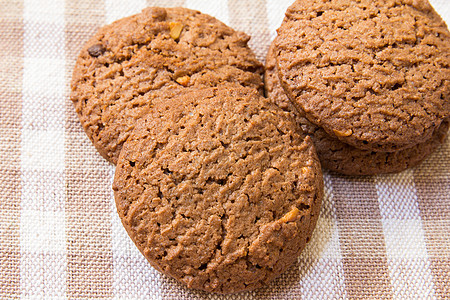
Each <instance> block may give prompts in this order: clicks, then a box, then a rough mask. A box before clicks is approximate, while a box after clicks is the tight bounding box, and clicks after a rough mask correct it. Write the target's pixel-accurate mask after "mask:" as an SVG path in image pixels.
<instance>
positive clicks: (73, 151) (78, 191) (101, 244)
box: [65, 0, 113, 299]
mask: <svg viewBox="0 0 450 300" xmlns="http://www.w3.org/2000/svg"><path fill="white" fill-rule="evenodd" d="M104 7H105V5H104V3H103V2H102V1H90V0H84V1H83V0H81V1H66V11H65V19H66V28H65V35H66V64H67V65H66V78H67V80H66V82H67V86H66V91H67V92H66V94H67V98H66V99H65V101H66V109H65V112H66V126H65V154H66V157H65V175H66V178H67V186H66V191H67V196H66V236H67V264H68V265H67V297H68V298H71V299H79V298H107V297H110V296H111V294H112V277H113V274H112V272H113V260H112V249H111V247H112V246H111V202H110V201H111V199H110V196H111V183H110V175H109V168H110V165H109V164H108V163H107V162H106V161H105V160H104V159H102V158H101V157H100V156H99V155H98V154H96V151H95V149H94V147H93V146H92V144H91V142H90V141H89V139H88V138H87V137H86V135H85V134H84V132H83V129H82V127H81V125H80V122H79V120H78V117H77V116H76V113H75V109H74V107H73V105H72V102H71V101H70V100H69V94H70V86H69V82H70V78H71V75H72V69H73V66H74V64H75V61H76V58H77V56H78V52H79V51H80V49H81V47H82V46H83V43H84V42H86V40H87V39H89V37H90V36H92V34H94V33H95V31H96V29H97V28H98V27H100V26H101V25H103V24H104V20H105V8H104Z"/></svg>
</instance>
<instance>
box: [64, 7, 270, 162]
mask: <svg viewBox="0 0 450 300" xmlns="http://www.w3.org/2000/svg"><path fill="white" fill-rule="evenodd" d="M248 40H249V36H247V35H246V34H244V33H242V32H238V31H235V30H233V29H232V28H230V27H228V26H226V25H225V24H223V23H222V22H220V21H218V20H217V19H215V18H213V17H211V16H208V15H205V14H202V13H200V12H198V11H194V10H190V9H187V8H157V7H152V8H147V9H144V10H143V11H142V13H140V14H137V15H134V16H131V17H127V18H124V19H121V20H118V21H116V22H114V23H112V24H110V25H107V26H105V27H102V28H100V29H99V31H98V32H97V33H96V34H95V35H94V36H93V37H92V38H91V39H90V40H89V41H88V42H87V43H86V45H85V46H84V48H83V49H82V50H81V52H80V55H79V57H78V60H77V63H76V66H75V69H74V72H73V77H72V84H71V86H72V93H71V99H72V101H73V102H74V105H75V108H76V111H77V113H78V115H79V117H80V120H81V123H82V125H83V127H84V130H85V131H86V133H87V135H88V136H89V138H90V139H91V140H92V142H93V143H94V145H95V147H96V148H97V150H98V151H99V152H100V154H101V155H102V156H103V157H105V158H106V159H107V160H109V161H111V162H112V163H116V161H117V158H118V156H119V153H120V150H121V148H122V144H123V142H124V141H125V140H126V139H127V137H128V135H129V134H130V132H131V131H132V130H133V128H134V125H135V123H136V121H137V120H138V119H139V118H141V117H142V116H144V115H145V114H146V113H147V112H148V110H149V108H150V106H151V103H152V101H153V100H154V99H156V98H170V97H173V96H175V95H178V94H180V93H183V92H184V91H185V90H186V89H189V88H191V87H195V88H198V87H201V86H207V87H210V86H217V85H219V84H222V83H224V82H236V83H239V84H241V85H243V86H249V87H253V88H255V89H259V90H261V91H262V88H263V84H262V78H261V75H262V72H263V67H262V65H261V64H260V62H258V60H257V59H256V57H255V55H254V53H253V52H252V51H251V50H250V49H249V47H248V46H247V42H248Z"/></svg>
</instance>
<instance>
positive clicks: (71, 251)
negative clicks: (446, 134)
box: [0, 0, 450, 299]
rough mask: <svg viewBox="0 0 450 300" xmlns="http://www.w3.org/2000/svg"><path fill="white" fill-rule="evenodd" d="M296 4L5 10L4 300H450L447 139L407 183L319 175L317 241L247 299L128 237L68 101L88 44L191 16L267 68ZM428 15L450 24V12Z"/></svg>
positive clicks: (10, 0)
mask: <svg viewBox="0 0 450 300" xmlns="http://www.w3.org/2000/svg"><path fill="white" fill-rule="evenodd" d="M292 1H293V0H282V1H280V0H253V1H250V0H228V1H219V0H185V1H183V0H169V1H163V0H161V1H152V0H149V1H145V0H136V1H126V0H125V1H124V0H74V1H72V0H66V1H54V0H46V1H39V0H35V1H33V0H25V1H23V0H1V1H0V60H1V62H0V105H1V108H0V127H1V129H0V180H1V183H0V197H1V199H0V226H1V227H0V230H1V232H0V234H1V238H0V243H1V245H0V260H1V262H0V298H24V299H61V298H70V299H83V298H105V299H109V298H121V299H135V298H143V299H326V298H329V299H341V298H348V299H355V298H361V299H369V298H371V299H391V298H395V299H409V298H419V299H445V298H446V299H449V298H450V159H449V158H450V141H449V139H447V142H446V143H445V145H443V146H442V147H440V148H439V149H438V150H437V151H436V152H435V153H434V154H433V155H431V156H430V157H429V158H428V159H427V160H426V161H425V162H423V163H422V164H421V165H419V166H418V167H416V168H413V169H410V170H407V171H405V172H402V173H400V174H395V175H384V176H372V177H347V176H339V175H336V174H330V173H326V172H325V175H324V177H325V199H324V203H323V208H322V211H321V216H320V219H319V222H318V225H317V229H316V230H315V233H314V236H313V239H312V240H311V242H310V243H309V245H308V246H307V248H306V250H305V251H304V252H303V254H302V255H301V256H300V258H299V260H298V263H297V264H296V265H295V266H293V267H292V268H290V269H289V270H288V271H287V272H286V273H284V274H283V275H282V276H281V277H279V278H278V279H277V280H275V281H274V282H273V283H271V284H270V285H268V286H266V287H264V288H261V289H259V290H256V291H253V292H247V293H240V294H236V295H232V296H220V295H214V294H207V293H203V292H199V291H191V290H188V289H187V288H185V287H184V286H182V285H180V284H178V283H177V282H175V281H174V280H172V279H170V278H168V277H166V276H164V275H161V274H159V273H158V272H157V271H155V270H154V269H153V268H152V267H151V266H150V265H149V264H148V263H147V262H146V260H145V259H144V257H143V256H142V255H141V254H140V253H139V252H138V250H137V249H136V248H135V246H134V245H133V243H132V242H131V240H130V239H129V238H128V236H127V234H126V232H125V230H124V229H123V228H122V225H121V223H120V220H119V218H118V216H117V214H116V209H115V205H114V199H113V194H112V190H111V183H112V177H113V174H114V167H113V166H112V165H110V164H109V163H107V162H106V161H105V160H104V159H102V158H101V157H100V156H99V155H98V154H97V153H96V151H95V149H94V147H93V146H92V145H91V143H90V141H89V140H88V138H87V137H86V135H85V134H84V132H83V130H82V128H81V125H80V123H79V121H78V119H77V116H76V114H75V111H74V108H73V106H72V103H71V102H70V100H69V93H70V87H69V82H70V78H71V72H72V69H73V66H74V63H75V60H76V56H77V54H78V51H79V49H80V48H81V46H82V45H83V43H84V42H85V41H86V40H87V39H88V38H89V37H90V36H91V35H92V34H93V33H94V32H95V31H96V29H97V28H98V27H99V26H101V25H104V24H107V23H110V22H112V21H114V20H116V19H118V18H121V17H124V16H127V15H130V14H133V13H136V12H139V11H140V10H141V9H142V8H144V7H146V6H150V5H158V6H185V7H188V8H195V9H199V10H201V11H202V12H205V13H208V14H211V15H213V16H216V17H217V18H218V19H220V20H222V21H223V22H225V23H227V24H229V25H231V26H232V27H234V28H235V29H238V30H242V31H245V32H247V33H248V34H250V35H251V36H252V39H251V41H250V46H251V47H252V48H253V49H254V51H255V53H256V54H257V57H258V58H259V59H261V61H263V60H264V57H265V54H266V51H267V49H268V46H269V44H270V42H271V40H272V39H273V38H274V37H275V34H276V32H275V30H276V28H277V27H278V26H279V25H280V23H281V20H282V18H283V15H284V11H285V10H286V8H287V7H288V6H289V5H290V4H291V2H292ZM414 1H416V0H414ZM432 4H433V5H434V7H435V8H436V10H437V11H438V12H439V13H440V14H441V15H442V16H443V18H444V19H446V21H447V23H449V21H450V20H449V18H450V1H449V0H434V1H432Z"/></svg>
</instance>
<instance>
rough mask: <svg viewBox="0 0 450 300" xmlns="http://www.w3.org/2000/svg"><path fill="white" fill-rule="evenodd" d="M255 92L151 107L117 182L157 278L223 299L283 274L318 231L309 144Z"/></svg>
mask: <svg viewBox="0 0 450 300" xmlns="http://www.w3.org/2000/svg"><path fill="white" fill-rule="evenodd" d="M299 132H301V130H298V129H296V128H295V124H294V123H293V122H292V120H291V119H290V117H289V115H287V114H286V113H284V112H283V111H282V110H280V109H279V108H277V107H276V106H275V105H273V104H272V103H270V102H269V101H268V100H267V99H265V98H264V97H262V96H260V95H259V94H258V93H257V92H256V90H254V89H250V88H243V87H237V86H225V87H220V88H209V89H204V90H197V91H193V92H191V93H189V94H185V95H183V96H180V97H178V98H174V99H171V100H167V101H160V102H159V103H156V104H154V106H153V109H152V112H151V113H150V114H149V115H148V116H147V117H145V118H144V119H142V120H141V121H140V122H139V123H138V125H137V126H136V129H135V130H134V131H133V133H132V134H131V136H130V138H129V139H128V141H127V142H126V143H125V144H124V147H123V150H122V152H121V155H120V157H119V161H118V164H117V168H116V174H115V178H114V185H113V189H114V194H115V199H116V205H117V209H118V212H119V215H120V218H121V220H122V223H123V225H124V226H125V228H126V230H127V231H128V234H129V235H130V237H131V239H132V240H133V241H134V242H135V243H136V245H137V247H138V248H139V250H140V251H141V252H142V253H143V254H144V255H145V257H146V258H147V259H148V260H149V262H150V263H151V264H152V265H153V266H154V267H155V268H156V269H158V270H159V271H161V272H163V273H165V274H167V275H170V276H172V277H174V278H176V279H177V280H179V281H181V282H183V283H184V284H187V285H188V287H191V288H196V289H202V290H205V291H210V292H217V293H232V292H238V291H243V290H251V289H254V288H257V287H259V286H261V285H262V284H265V283H267V282H268V281H270V280H272V279H273V278H275V277H276V276H277V275H278V274H280V273H281V272H283V271H284V270H286V269H287V268H288V266H290V265H291V264H292V263H293V262H295V261H296V260H297V257H298V255H299V253H300V252H301V250H302V249H303V248H304V246H305V244H306V243H307V242H308V240H309V238H310V236H311V234H312V231H313V229H314V227H315V224H316V221H317V218H318V215H319V209H320V204H321V200H322V197H323V180H322V173H321V167H320V163H319V160H318V158H317V155H316V153H315V149H314V146H313V144H312V142H311V139H310V138H309V137H305V136H304V135H300V134H299Z"/></svg>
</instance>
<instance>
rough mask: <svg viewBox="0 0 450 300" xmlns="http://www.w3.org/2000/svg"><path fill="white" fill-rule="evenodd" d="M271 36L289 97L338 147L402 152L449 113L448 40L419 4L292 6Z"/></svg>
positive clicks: (382, 1) (317, 2) (372, 1)
mask: <svg viewBox="0 0 450 300" xmlns="http://www.w3.org/2000/svg"><path fill="white" fill-rule="evenodd" d="M278 34H279V35H278V38H277V42H276V43H277V45H276V49H277V50H276V51H277V53H276V56H277V64H278V67H279V75H280V79H281V83H282V85H283V87H284V90H285V91H286V93H287V95H288V97H289V98H290V99H291V100H293V101H294V102H295V103H296V104H297V105H298V106H299V107H301V108H302V109H303V111H304V112H305V115H306V117H307V118H308V119H309V121H311V122H312V123H314V124H316V125H318V126H320V127H322V128H323V129H324V130H325V131H326V132H327V133H328V134H329V135H330V136H334V137H336V138H338V139H339V140H341V141H343V142H345V143H348V144H350V145H352V146H354V147H357V148H359V149H366V150H372V151H396V150H400V149H405V148H408V147H411V145H415V144H418V143H421V142H425V141H427V140H429V139H430V138H431V135H432V134H433V132H435V130H436V129H437V128H438V127H439V125H440V124H441V122H442V121H443V120H444V119H445V118H447V117H448V116H449V114H450V101H449V95H450V68H449V65H450V34H449V31H448V29H447V26H446V25H445V23H444V21H442V19H441V18H440V17H439V15H438V14H437V13H436V12H435V11H434V9H433V8H432V7H431V6H430V4H429V3H428V1H426V0H392V1H386V0H363V1H355V0H330V1H321V0H311V1H309V0H308V1H306V0H298V1H296V2H295V3H294V4H293V5H292V6H291V7H290V8H289V9H288V10H287V13H286V17H285V20H284V21H283V24H282V25H281V27H280V29H279V30H278Z"/></svg>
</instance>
